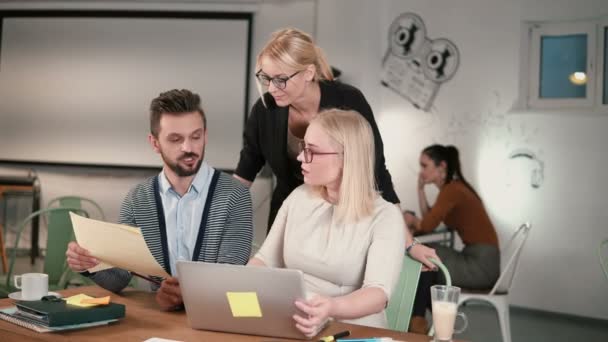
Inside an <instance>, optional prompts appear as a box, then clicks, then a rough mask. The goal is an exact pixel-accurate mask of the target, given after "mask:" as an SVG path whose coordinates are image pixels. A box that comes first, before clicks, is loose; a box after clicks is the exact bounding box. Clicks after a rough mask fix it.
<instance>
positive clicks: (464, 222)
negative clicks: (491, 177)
mask: <svg viewBox="0 0 608 342" xmlns="http://www.w3.org/2000/svg"><path fill="white" fill-rule="evenodd" d="M428 184H433V185H435V186H436V187H437V188H438V189H439V194H438V196H437V200H436V201H435V203H434V205H433V206H432V207H431V206H430V205H429V203H428V201H427V198H426V193H425V192H424V187H425V186H426V185H428ZM418 201H419V204H420V212H421V217H422V218H418V217H416V216H414V215H413V214H412V213H411V212H408V211H406V212H405V213H404V215H403V216H404V219H405V222H406V224H407V226H408V228H410V230H412V231H414V232H418V233H429V232H431V231H433V230H434V229H435V228H437V226H439V224H440V223H441V222H444V223H445V224H446V225H447V226H448V227H449V228H451V229H454V230H455V231H456V232H457V233H458V235H459V236H460V238H461V239H462V242H463V243H464V245H465V246H464V249H463V250H462V251H456V250H454V249H452V248H449V247H445V246H434V247H435V249H436V252H437V255H439V257H440V258H441V260H442V262H443V263H444V264H445V266H446V267H447V269H448V270H449V272H450V275H451V277H452V284H453V285H455V286H459V287H463V288H467V289H478V290H483V289H490V288H492V286H494V283H495V282H496V280H497V279H498V276H499V274H500V251H499V249H498V237H497V235H496V230H495V229H494V226H493V225H492V222H491V221H490V218H489V216H488V214H487V212H486V210H485V208H484V206H483V203H482V201H481V198H480V197H479V195H478V194H477V192H476V191H475V190H474V189H473V187H472V186H471V185H470V184H469V183H468V182H467V181H466V179H465V178H464V176H463V175H462V171H461V169H460V157H459V154H458V150H457V149H456V147H454V146H443V145H431V146H429V147H427V148H425V149H424V150H423V151H422V153H421V154H420V174H419V177H418ZM438 276H439V275H438V273H436V272H424V273H422V274H421V278H420V283H419V286H418V293H417V294H416V300H415V302H414V311H413V316H412V320H411V324H410V331H412V332H416V333H426V330H427V324H426V320H425V319H424V314H425V310H426V308H428V307H430V302H431V297H430V286H431V285H433V284H436V283H438V282H440V279H438Z"/></svg>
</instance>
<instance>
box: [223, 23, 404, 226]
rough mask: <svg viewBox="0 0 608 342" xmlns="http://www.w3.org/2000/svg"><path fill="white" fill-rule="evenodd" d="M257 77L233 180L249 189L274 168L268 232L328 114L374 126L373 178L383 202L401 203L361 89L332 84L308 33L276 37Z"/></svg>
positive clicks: (298, 181)
mask: <svg viewBox="0 0 608 342" xmlns="http://www.w3.org/2000/svg"><path fill="white" fill-rule="evenodd" d="M255 76H256V79H257V85H258V91H259V92H260V95H261V97H260V99H259V100H258V101H257V102H256V103H255V105H254V106H253V108H252V109H251V113H250V114H249V118H248V120H247V125H246V127H245V134H244V144H243V149H242V150H241V155H240V160H239V163H238V165H237V167H236V170H235V172H234V176H235V177H236V178H237V179H238V180H240V181H241V182H242V183H244V184H245V185H247V186H250V185H251V183H252V182H253V181H254V179H255V177H256V175H257V173H258V172H259V171H260V170H261V169H262V167H263V166H264V164H265V163H266V162H267V163H268V164H269V165H270V168H271V169H272V172H273V173H274V175H275V176H276V179H277V184H276V188H275V189H274V192H273V194H272V200H271V202H270V214H269V217H268V228H270V227H271V226H272V222H273V221H274V218H275V216H276V214H277V211H278V210H279V208H280V207H281V204H282V203H283V201H284V200H285V198H287V196H289V194H290V193H291V192H292V191H293V189H295V188H297V187H298V186H300V185H301V184H302V183H303V178H302V173H301V170H300V162H299V161H298V160H297V159H296V157H297V156H298V154H299V153H300V147H299V146H300V144H301V142H302V139H303V138H304V134H305V133H306V129H307V127H308V125H309V123H310V121H311V120H312V119H313V118H315V117H316V116H317V115H318V113H319V112H320V111H321V110H323V109H329V108H340V109H351V110H355V111H357V112H358V113H359V114H361V115H362V116H363V117H364V118H365V119H366V120H367V121H368V122H369V124H370V126H371V129H372V132H373V138H374V146H375V149H374V151H373V153H374V155H375V164H374V167H373V168H372V170H371V172H372V176H375V181H376V184H377V185H378V188H379V190H380V192H381V195H382V197H384V199H386V200H387V201H389V202H391V203H399V198H398V197H397V194H396V193H395V190H394V189H393V183H392V181H391V175H390V174H389V172H388V170H387V169H386V166H385V161H384V148H383V144H382V138H381V137H380V132H379V131H378V127H377V125H376V122H375V120H374V114H373V113H372V110H371V108H370V106H369V104H368V103H367V101H366V100H365V97H364V96H363V94H361V91H359V89H357V88H355V87H352V86H350V85H347V84H344V83H339V82H335V81H333V76H332V72H331V69H330V67H329V64H328V63H327V61H326V60H325V57H324V56H323V53H322V51H321V49H320V48H319V47H318V46H316V45H315V44H314V42H313V40H312V38H311V37H310V36H309V35H308V34H306V33H304V32H302V31H300V30H297V29H292V28H286V29H282V30H280V31H277V32H275V33H274V34H273V35H272V38H271V39H270V41H268V43H266V46H265V47H264V48H263V49H262V51H261V52H260V53H259V54H258V57H257V62H256V74H255Z"/></svg>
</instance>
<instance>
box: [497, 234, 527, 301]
mask: <svg viewBox="0 0 608 342" xmlns="http://www.w3.org/2000/svg"><path fill="white" fill-rule="evenodd" d="M531 229H532V225H531V224H530V223H529V222H526V223H524V224H522V225H521V226H519V228H517V230H516V231H515V233H513V235H512V236H511V239H510V240H509V242H507V244H506V245H505V246H504V248H503V249H502V250H503V252H502V253H501V259H502V260H503V261H506V262H505V263H504V267H503V268H502V271H501V272H500V276H499V277H498V280H496V283H495V284H494V287H493V288H492V290H491V291H490V293H489V294H490V295H493V294H496V293H507V292H509V289H510V288H511V284H512V283H513V278H514V277H515V273H516V271H517V267H518V266H519V261H520V258H519V257H520V256H521V251H522V250H523V248H524V245H525V244H526V241H527V240H528V235H529V233H530V230H531Z"/></svg>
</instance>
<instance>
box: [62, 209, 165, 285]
mask: <svg viewBox="0 0 608 342" xmlns="http://www.w3.org/2000/svg"><path fill="white" fill-rule="evenodd" d="M70 218H71V219H72V226H73V227H74V234H75V235H76V241H77V242H78V243H71V244H70V246H69V248H68V251H67V252H66V255H67V257H68V264H69V265H70V268H72V269H73V270H75V271H79V272H82V271H84V270H88V271H89V272H97V271H102V270H104V269H108V268H112V267H118V268H121V269H124V270H127V271H132V272H136V273H139V274H142V275H151V276H157V277H162V278H168V277H170V275H169V274H168V273H167V272H166V271H165V270H164V269H163V268H162V267H161V266H160V265H159V264H158V262H157V261H156V259H154V256H152V253H151V252H150V250H149V249H148V246H147V244H146V242H145V241H144V238H143V236H142V234H141V232H140V230H139V229H138V228H134V227H129V226H126V225H121V224H115V223H108V222H103V221H97V220H93V219H89V218H85V217H82V216H79V215H76V214H74V213H70Z"/></svg>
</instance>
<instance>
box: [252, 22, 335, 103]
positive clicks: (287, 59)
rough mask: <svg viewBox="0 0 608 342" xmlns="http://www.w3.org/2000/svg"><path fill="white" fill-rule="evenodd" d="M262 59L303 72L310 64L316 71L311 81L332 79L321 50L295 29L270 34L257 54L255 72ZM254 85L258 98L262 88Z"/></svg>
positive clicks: (309, 38) (307, 35)
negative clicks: (266, 58)
mask: <svg viewBox="0 0 608 342" xmlns="http://www.w3.org/2000/svg"><path fill="white" fill-rule="evenodd" d="M263 57H268V58H270V59H271V60H272V61H274V62H276V63H278V64H279V65H280V66H281V67H282V68H289V69H294V70H304V69H306V68H307V67H308V66H309V65H311V64H312V65H314V66H315V69H316V73H315V77H314V78H313V81H317V82H318V81H319V80H329V81H331V80H333V79H334V77H333V74H332V72H331V67H330V66H329V63H327V59H326V58H325V55H324V54H323V51H322V50H321V48H319V47H318V46H317V45H315V43H314V41H313V40H312V37H310V35H309V34H307V33H305V32H303V31H300V30H298V29H296V28H284V29H281V30H279V31H276V32H274V33H273V34H272V37H271V38H270V40H269V41H268V43H266V45H265V46H264V48H262V51H260V53H259V54H258V57H257V60H256V67H255V69H256V71H257V70H260V65H261V63H262V58H263ZM256 81H257V80H256ZM256 83H257V86H258V91H259V92H260V96H262V93H263V92H262V86H261V85H260V83H259V82H256ZM262 99H263V96H262Z"/></svg>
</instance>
